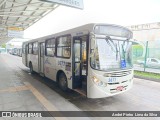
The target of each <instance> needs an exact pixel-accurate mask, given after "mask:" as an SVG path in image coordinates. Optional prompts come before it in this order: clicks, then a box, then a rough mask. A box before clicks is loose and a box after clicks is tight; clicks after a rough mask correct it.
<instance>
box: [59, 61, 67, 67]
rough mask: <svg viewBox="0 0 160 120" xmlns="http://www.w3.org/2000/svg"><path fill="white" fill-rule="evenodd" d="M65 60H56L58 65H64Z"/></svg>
mask: <svg viewBox="0 0 160 120" xmlns="http://www.w3.org/2000/svg"><path fill="white" fill-rule="evenodd" d="M65 64H66V62H65V61H58V65H60V66H65Z"/></svg>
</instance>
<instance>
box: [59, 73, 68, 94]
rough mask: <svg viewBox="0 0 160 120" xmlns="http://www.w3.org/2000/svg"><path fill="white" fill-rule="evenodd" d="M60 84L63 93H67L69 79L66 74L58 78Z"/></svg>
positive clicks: (61, 74)
mask: <svg viewBox="0 0 160 120" xmlns="http://www.w3.org/2000/svg"><path fill="white" fill-rule="evenodd" d="M58 84H59V87H60V88H61V89H62V90H63V91H67V89H68V85H67V77H66V75H65V74H64V73H60V74H59V76H58Z"/></svg>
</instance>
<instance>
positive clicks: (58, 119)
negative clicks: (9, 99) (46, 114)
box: [24, 82, 67, 120]
mask: <svg viewBox="0 0 160 120" xmlns="http://www.w3.org/2000/svg"><path fill="white" fill-rule="evenodd" d="M24 84H25V85H26V86H27V87H28V88H29V90H30V91H31V92H32V93H33V94H34V96H35V97H36V98H37V99H38V100H39V101H40V103H41V104H42V105H43V106H44V107H45V108H46V109H47V110H48V111H58V109H57V108H56V107H55V106H54V105H53V104H52V103H50V102H49V101H48V100H47V99H46V98H45V97H44V96H43V95H42V94H41V93H40V92H39V91H38V90H37V89H36V88H34V87H33V86H32V85H31V84H30V83H28V82H24ZM59 114H60V115H61V113H59ZM54 118H55V119H56V120H67V119H66V118H64V117H54Z"/></svg>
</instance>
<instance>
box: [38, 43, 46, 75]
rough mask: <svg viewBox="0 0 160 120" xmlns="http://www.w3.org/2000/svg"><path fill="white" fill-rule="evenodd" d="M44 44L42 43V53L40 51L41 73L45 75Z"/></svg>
mask: <svg viewBox="0 0 160 120" xmlns="http://www.w3.org/2000/svg"><path fill="white" fill-rule="evenodd" d="M44 47H45V44H44V42H42V43H40V46H39V48H40V51H39V72H40V73H44V49H45V48H44Z"/></svg>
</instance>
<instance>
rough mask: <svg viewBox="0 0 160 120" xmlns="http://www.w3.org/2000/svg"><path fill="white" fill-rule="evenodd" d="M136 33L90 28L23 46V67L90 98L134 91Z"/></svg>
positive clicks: (101, 26) (97, 26) (102, 26)
mask: <svg viewBox="0 0 160 120" xmlns="http://www.w3.org/2000/svg"><path fill="white" fill-rule="evenodd" d="M131 38H132V32H131V31H130V30H128V29H127V28H125V27H122V26H117V25H110V24H87V25H83V26H80V27H77V28H74V29H70V30H67V31H63V32H60V33H56V34H53V35H49V36H45V37H42V38H38V39H34V40H31V41H27V42H24V43H23V46H22V47H23V48H22V49H23V50H22V60H23V64H24V65H26V66H27V67H29V68H30V72H31V73H33V72H37V73H39V74H40V75H42V76H45V77H47V78H49V79H52V80H54V81H56V82H57V83H58V84H59V86H60V88H61V89H62V90H67V89H68V88H69V89H73V90H75V91H77V92H80V93H81V94H84V95H86V96H87V97H88V98H102V97H107V96H113V95H116V94H119V93H123V92H125V91H127V90H129V89H130V88H131V87H132V83H133V64H132V42H131Z"/></svg>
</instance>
